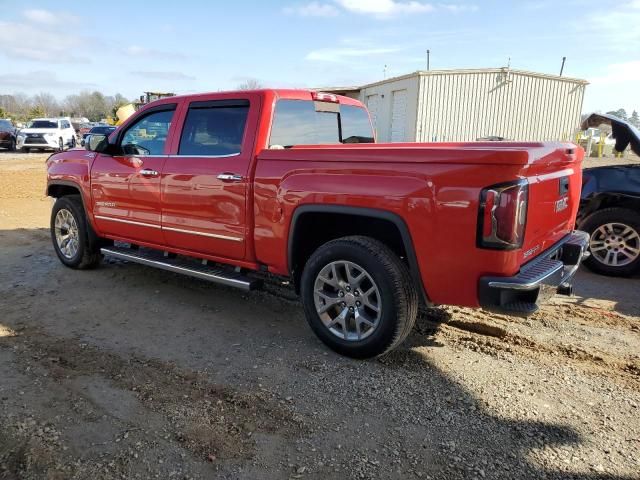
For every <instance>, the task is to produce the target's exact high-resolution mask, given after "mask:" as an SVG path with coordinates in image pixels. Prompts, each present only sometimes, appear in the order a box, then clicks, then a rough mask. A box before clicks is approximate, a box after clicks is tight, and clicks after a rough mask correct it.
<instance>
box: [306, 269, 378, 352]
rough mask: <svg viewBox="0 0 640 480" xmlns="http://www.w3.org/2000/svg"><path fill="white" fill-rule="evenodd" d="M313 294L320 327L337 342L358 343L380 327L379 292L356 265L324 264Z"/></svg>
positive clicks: (363, 271)
mask: <svg viewBox="0 0 640 480" xmlns="http://www.w3.org/2000/svg"><path fill="white" fill-rule="evenodd" d="M313 294H314V302H315V307H316V311H317V313H318V315H319V317H320V319H321V320H322V323H323V324H324V326H325V327H326V328H327V329H328V330H329V331H330V332H331V333H332V334H333V335H335V336H336V337H338V338H341V339H343V340H347V341H360V340H363V339H365V338H367V337H369V336H370V335H371V334H372V333H373V332H374V331H375V330H376V328H377V327H378V325H379V324H380V318H381V315H382V296H381V294H380V290H379V288H378V286H377V285H376V283H375V281H374V280H373V278H372V277H371V275H369V273H368V272H367V271H366V270H365V269H364V268H362V267H361V266H360V265H358V264H356V263H353V262H350V261H347V260H338V261H334V262H331V263H329V264H327V265H326V266H325V267H324V268H322V270H320V272H319V273H318V275H317V276H316V280H315V283H314V292H313Z"/></svg>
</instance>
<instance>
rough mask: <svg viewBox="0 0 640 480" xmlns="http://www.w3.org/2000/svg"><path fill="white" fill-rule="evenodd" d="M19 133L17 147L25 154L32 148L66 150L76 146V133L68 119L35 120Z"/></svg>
mask: <svg viewBox="0 0 640 480" xmlns="http://www.w3.org/2000/svg"><path fill="white" fill-rule="evenodd" d="M29 123H30V125H29V126H28V127H27V128H23V129H22V130H20V131H19V132H18V138H17V145H16V146H17V147H18V148H19V149H21V150H22V151H23V152H29V151H30V150H31V149H32V148H38V149H53V150H64V148H65V147H69V148H73V147H75V146H76V131H75V130H74V128H73V126H72V125H71V120H70V119H68V118H34V119H33V120H31V122H29Z"/></svg>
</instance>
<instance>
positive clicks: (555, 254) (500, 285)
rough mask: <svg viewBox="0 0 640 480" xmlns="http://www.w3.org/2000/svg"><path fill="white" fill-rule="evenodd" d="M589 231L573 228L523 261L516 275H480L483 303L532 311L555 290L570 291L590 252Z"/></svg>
mask: <svg viewBox="0 0 640 480" xmlns="http://www.w3.org/2000/svg"><path fill="white" fill-rule="evenodd" d="M588 246H589V235H588V234H587V233H585V232H581V231H578V230H576V231H574V232H573V233H571V234H570V235H567V236H566V237H565V238H563V239H562V240H560V241H559V242H558V243H556V244H555V245H554V246H553V247H551V248H550V249H548V250H547V251H546V252H544V253H542V254H541V255H539V256H538V257H536V258H534V259H533V260H531V261H530V262H528V263H526V264H524V265H523V266H522V268H521V269H520V272H519V273H518V274H517V275H515V276H513V277H492V276H486V277H481V278H480V282H479V286H478V289H479V291H478V295H479V298H480V306H481V307H482V308H484V309H486V310H491V311H495V312H500V313H507V314H510V315H525V316H526V315H530V314H532V313H535V312H536V311H538V309H539V308H540V304H541V303H544V301H545V300H548V299H549V298H550V297H551V296H553V295H554V294H555V293H561V294H570V293H571V292H572V286H571V283H572V281H573V277H574V275H575V274H576V272H577V271H578V268H579V267H580V262H582V260H583V259H585V258H586V257H588V256H589V252H588Z"/></svg>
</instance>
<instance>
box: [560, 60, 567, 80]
mask: <svg viewBox="0 0 640 480" xmlns="http://www.w3.org/2000/svg"><path fill="white" fill-rule="evenodd" d="M566 60H567V57H562V66H561V67H560V76H562V72H564V62H565V61H566Z"/></svg>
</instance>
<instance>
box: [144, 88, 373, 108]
mask: <svg viewBox="0 0 640 480" xmlns="http://www.w3.org/2000/svg"><path fill="white" fill-rule="evenodd" d="M314 92H317V93H323V92H322V91H321V90H306V89H286V88H261V89H257V90H229V91H224V92H203V93H192V94H187V95H176V96H173V97H167V98H160V99H158V100H154V101H153V102H149V103H147V104H146V105H145V107H146V106H147V105H162V104H166V103H175V102H176V100H184V99H187V100H200V99H202V97H206V98H208V99H211V98H212V97H216V96H220V97H222V98H229V96H230V95H234V94H237V95H246V94H254V95H255V94H257V95H260V96H262V97H275V98H277V99H288V100H313V98H312V94H313V93H314ZM331 95H333V96H335V98H336V99H337V101H338V103H340V104H341V105H354V106H358V107H361V106H363V105H362V103H361V102H360V101H358V100H356V99H354V98H350V97H345V96H343V95H335V94H331Z"/></svg>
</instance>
